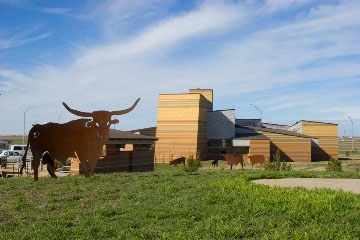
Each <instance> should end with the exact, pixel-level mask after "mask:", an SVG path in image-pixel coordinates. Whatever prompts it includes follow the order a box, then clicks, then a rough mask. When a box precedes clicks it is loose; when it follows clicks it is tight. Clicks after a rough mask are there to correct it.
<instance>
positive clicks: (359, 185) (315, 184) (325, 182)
mask: <svg viewBox="0 0 360 240" xmlns="http://www.w3.org/2000/svg"><path fill="white" fill-rule="evenodd" d="M252 182H253V183H258V184H266V185H269V186H280V187H304V188H307V189H314V188H330V189H333V190H344V191H346V192H354V193H357V194H360V179H333V178H281V179H258V180H254V181H252Z"/></svg>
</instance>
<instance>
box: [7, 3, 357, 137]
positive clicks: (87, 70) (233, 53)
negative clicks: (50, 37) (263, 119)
mask: <svg viewBox="0 0 360 240" xmlns="http://www.w3.org/2000/svg"><path fill="white" fill-rule="evenodd" d="M288 3H289V4H288V5H286V6H287V7H291V6H292V3H290V2H288ZM268 4H269V3H268ZM272 4H274V3H272ZM249 6H251V5H249ZM272 6H274V5H272ZM274 7H275V6H274ZM280 7H281V8H284V7H285V5H283V6H277V8H280ZM134 11H135V10H134ZM261 11H263V10H259V11H258V10H254V9H251V8H244V7H243V6H242V5H241V4H240V5H239V4H224V3H219V2H210V1H208V2H204V3H202V4H200V5H199V6H198V7H197V8H196V9H193V10H192V11H189V12H184V13H182V14H179V15H176V16H166V17H163V18H162V20H160V21H157V22H156V23H151V24H148V25H147V27H145V28H143V30H142V31H140V32H138V33H135V34H134V35H132V36H129V37H127V38H126V39H124V38H120V39H117V41H112V42H111V43H106V44H99V45H98V46H90V47H86V48H84V49H85V50H82V51H81V52H77V53H76V55H75V56H74V61H73V62H70V63H69V64H68V65H66V66H59V67H56V66H49V65H43V66H39V67H35V68H33V69H32V70H30V71H28V72H22V73H20V71H16V70H13V71H10V70H1V68H0V79H1V78H3V79H6V81H5V82H4V81H2V82H1V81H0V84H1V85H0V88H1V89H2V92H3V95H2V96H1V99H2V101H3V103H4V104H2V105H0V111H1V112H3V111H6V112H8V113H9V115H8V116H9V117H8V118H7V119H4V118H2V119H0V121H1V122H0V125H3V126H14V127H13V128H12V129H13V130H12V131H13V132H17V133H19V132H21V126H22V125H21V119H22V118H21V116H22V115H21V112H20V111H19V109H13V108H12V107H11V103H12V102H18V103H19V104H20V105H37V106H39V107H38V108H37V109H33V110H31V113H29V124H30V123H32V122H34V121H37V122H44V121H57V119H58V116H59V115H60V114H61V113H62V114H63V115H62V118H61V119H62V121H66V120H69V119H71V118H73V116H71V114H69V113H67V112H66V110H64V109H63V107H62V105H61V102H62V101H65V102H67V103H68V104H69V105H70V106H71V107H73V108H77V109H80V110H84V111H92V110H99V109H108V110H115V109H118V108H126V107H128V106H129V105H131V103H132V102H133V101H134V100H135V99H136V98H137V97H142V100H141V102H140V104H139V105H138V106H137V108H136V109H135V110H134V111H133V112H132V113H131V114H130V115H129V116H127V115H125V116H122V117H121V118H120V128H122V129H130V128H140V127H148V126H151V125H154V124H155V122H156V108H157V94H159V93H167V92H170V93H178V92H183V91H186V90H187V89H188V88H193V87H207V88H214V89H215V99H216V98H217V97H226V96H230V95H232V96H235V95H236V94H238V95H241V94H243V93H246V92H249V91H257V90H266V89H271V88H277V87H279V86H286V85H289V84H299V83H305V82H311V81H317V80H326V79H335V78H341V77H346V76H354V75H360V69H359V68H358V61H356V60H351V59H350V60H348V61H346V62H344V61H336V58H341V57H344V56H346V55H349V54H360V47H359V46H360V45H359V44H356V43H358V42H359V36H358V34H357V33H358V31H359V25H360V22H359V19H358V18H357V17H356V16H358V15H360V14H359V13H360V12H359V11H360V7H358V5H357V4H353V5H351V4H348V3H347V5H344V4H338V5H336V4H335V5H332V6H331V7H327V8H323V9H321V14H315V13H314V11H312V12H311V14H310V15H304V16H303V17H302V18H295V20H292V21H286V22H281V21H280V22H279V23H277V24H269V25H268V26H266V27H265V26H264V27H259V26H258V25H257V22H256V21H257V19H256V17H257V16H259V13H260V12H261ZM134 14H135V13H134ZM271 14H272V13H271ZM135 15H136V14H135ZM263 17H265V16H263ZM252 23H253V24H254V25H253V26H251V24H252ZM245 24H247V25H245ZM244 25H245V26H244ZM252 27H257V28H256V31H255V30H248V29H251V28H252ZM244 29H247V30H244ZM237 32H239V33H237ZM226 33H227V34H230V36H231V37H228V36H227V37H226V38H225V35H226ZM214 36H216V37H215V38H221V44H218V45H215V46H216V47H214V48H212V49H209V52H208V53H206V54H204V53H203V55H202V56H197V55H194V56H193V57H192V58H189V57H188V58H186V61H185V60H184V61H181V60H178V61H175V62H174V61H173V51H176V50H179V49H180V50H181V47H183V48H184V49H186V47H187V46H188V45H190V44H191V43H194V42H196V43H197V44H198V45H201V44H202V43H204V44H205V43H208V42H207V41H211V40H212V39H213V37H214ZM198 39H201V42H200V43H199V41H198ZM112 40H113V39H112ZM180 50H179V51H180ZM204 55H205V56H204ZM333 89H336V88H335V87H333V88H329V91H331V90H333ZM338 89H339V91H340V92H339V93H338V94H336V95H334V96H331V95H329V96H327V98H324V99H323V100H321V99H320V100H321V101H322V105H321V106H322V107H324V108H327V107H326V106H329V104H331V105H334V106H333V107H334V108H333V111H336V112H338V111H340V112H341V109H343V110H342V112H341V114H347V111H348V110H350V109H348V108H343V106H345V105H346V103H343V102H342V101H341V99H342V97H343V95H342V94H343V93H342V92H341V90H342V89H344V88H342V86H341V85H339V87H338ZM3 90H5V91H3ZM14 92H15V94H13V93H14ZM292 94H293V93H292V92H289V93H284V94H283V96H282V98H278V99H277V98H275V97H274V101H273V103H272V104H271V103H269V105H268V106H267V107H268V108H269V109H271V108H274V109H275V108H276V106H278V109H279V108H280V107H282V108H289V107H296V106H305V107H306V108H308V109H309V111H318V110H319V108H317V107H316V106H315V107H314V106H313V105H314V104H313V103H314V101H312V99H314V98H316V96H318V95H321V94H324V92H323V91H321V89H320V90H319V91H318V92H308V93H306V94H303V95H301V94H300V95H299V94H294V96H301V97H306V98H307V100H306V101H305V102H304V103H300V102H299V101H298V99H297V98H296V97H292ZM276 99H277V101H275V100H276ZM336 99H340V100H338V101H337V102H336V101H335V100H336ZM232 102H233V103H234V104H236V102H237V99H236V98H234V97H233V98H232ZM269 102H270V101H269ZM284 102H285V103H284ZM281 104H282V105H281ZM284 104H285V105H284ZM301 104H303V105H301ZM327 109H331V108H327ZM354 118H355V116H354ZM359 118H360V114H359ZM134 119H136V121H134ZM28 127H29V126H28ZM3 133H5V130H2V129H0V134H3Z"/></svg>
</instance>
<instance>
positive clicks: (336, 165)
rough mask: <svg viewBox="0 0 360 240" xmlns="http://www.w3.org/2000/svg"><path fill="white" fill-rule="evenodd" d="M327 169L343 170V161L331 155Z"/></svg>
mask: <svg viewBox="0 0 360 240" xmlns="http://www.w3.org/2000/svg"><path fill="white" fill-rule="evenodd" d="M326 171H328V172H330V171H333V172H342V167H341V162H340V161H339V160H336V159H334V158H332V157H331V158H330V159H329V161H328V164H327V166H326Z"/></svg>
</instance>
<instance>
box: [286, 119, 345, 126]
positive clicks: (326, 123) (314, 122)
mask: <svg viewBox="0 0 360 240" xmlns="http://www.w3.org/2000/svg"><path fill="white" fill-rule="evenodd" d="M299 122H314V123H323V124H330V125H338V124H337V123H329V122H319V121H310V120H300V121H297V122H296V123H294V124H293V125H291V126H294V125H296V124H298V123H299Z"/></svg>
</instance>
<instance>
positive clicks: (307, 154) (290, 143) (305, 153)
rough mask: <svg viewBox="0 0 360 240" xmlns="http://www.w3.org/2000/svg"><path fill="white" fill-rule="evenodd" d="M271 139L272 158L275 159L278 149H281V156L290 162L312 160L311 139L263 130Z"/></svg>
mask: <svg viewBox="0 0 360 240" xmlns="http://www.w3.org/2000/svg"><path fill="white" fill-rule="evenodd" d="M263 134H264V135H265V136H267V137H268V138H269V139H270V141H271V144H270V158H271V160H273V159H274V155H275V154H276V151H277V149H280V152H281V157H282V159H284V160H285V161H290V162H310V161H311V139H310V138H304V137H296V136H289V135H282V134H277V133H270V132H265V131H264V132H263Z"/></svg>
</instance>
